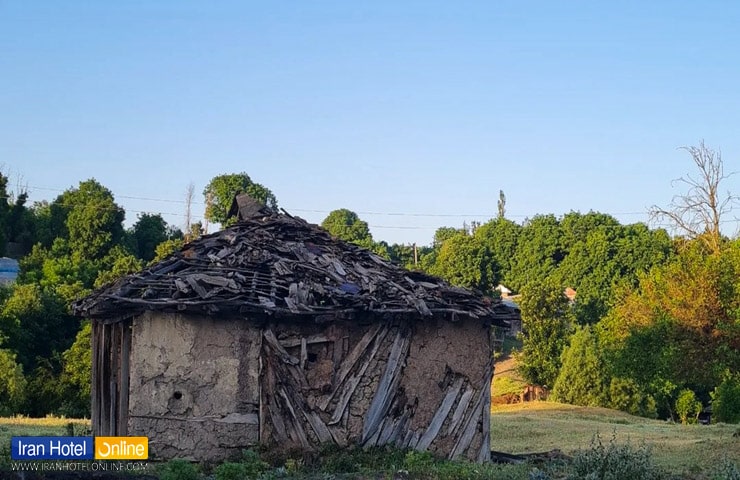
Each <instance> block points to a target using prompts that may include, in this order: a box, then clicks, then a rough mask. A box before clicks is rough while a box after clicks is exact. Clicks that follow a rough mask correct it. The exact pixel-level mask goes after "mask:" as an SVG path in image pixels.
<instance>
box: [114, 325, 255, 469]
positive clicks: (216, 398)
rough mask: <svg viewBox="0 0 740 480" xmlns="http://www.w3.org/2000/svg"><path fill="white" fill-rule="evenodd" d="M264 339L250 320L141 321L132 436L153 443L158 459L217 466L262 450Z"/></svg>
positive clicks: (136, 334)
mask: <svg viewBox="0 0 740 480" xmlns="http://www.w3.org/2000/svg"><path fill="white" fill-rule="evenodd" d="M260 339H261V335H260V331H259V329H256V328H254V327H251V326H250V325H249V323H248V322H246V321H243V320H242V321H239V320H234V319H230V320H221V319H214V318H211V317H200V316H193V315H178V314H162V313H146V314H144V315H142V316H140V317H137V318H136V319H135V320H134V325H133V336H132V362H131V379H130V386H129V392H130V399H129V405H130V407H129V434H130V435H133V434H141V435H146V436H148V437H149V442H150V443H149V449H150V455H151V456H152V458H172V457H180V458H192V459H194V460H205V459H208V460H216V459H223V458H228V457H229V456H232V455H235V454H239V453H240V452H241V450H242V449H243V448H247V447H249V446H252V445H254V444H256V443H257V441H258V436H259V424H258V423H259V420H258V413H257V412H258V408H259V389H258V374H259V351H260Z"/></svg>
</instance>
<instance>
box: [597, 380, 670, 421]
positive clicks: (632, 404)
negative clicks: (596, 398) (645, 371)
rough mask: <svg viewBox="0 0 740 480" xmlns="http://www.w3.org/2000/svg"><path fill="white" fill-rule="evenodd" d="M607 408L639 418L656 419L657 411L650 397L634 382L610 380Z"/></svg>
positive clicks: (653, 400)
mask: <svg viewBox="0 0 740 480" xmlns="http://www.w3.org/2000/svg"><path fill="white" fill-rule="evenodd" d="M609 406H610V407H611V408H614V409H617V410H621V411H623V412H627V413H629V414H631V415H639V416H641V417H648V418H657V417H658V409H657V405H656V403H655V399H654V398H653V397H652V395H649V394H648V393H646V392H644V391H642V390H641V389H640V386H639V385H637V383H636V382H635V381H634V380H631V379H627V378H612V381H611V383H610V384H609Z"/></svg>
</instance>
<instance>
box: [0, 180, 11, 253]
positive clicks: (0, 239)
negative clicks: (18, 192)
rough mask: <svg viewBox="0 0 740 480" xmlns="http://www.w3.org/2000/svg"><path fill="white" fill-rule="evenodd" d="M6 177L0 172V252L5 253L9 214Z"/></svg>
mask: <svg viewBox="0 0 740 480" xmlns="http://www.w3.org/2000/svg"><path fill="white" fill-rule="evenodd" d="M9 198H10V195H9V192H8V177H6V176H5V175H3V174H2V173H0V254H2V255H3V256H4V255H5V250H6V247H7V243H8V233H7V231H8V216H9V215H10V203H9V202H8V199H9Z"/></svg>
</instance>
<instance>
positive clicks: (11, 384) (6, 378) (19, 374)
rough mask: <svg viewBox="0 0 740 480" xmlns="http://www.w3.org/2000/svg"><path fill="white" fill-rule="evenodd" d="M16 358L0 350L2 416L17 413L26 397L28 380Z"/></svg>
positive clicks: (8, 352)
mask: <svg viewBox="0 0 740 480" xmlns="http://www.w3.org/2000/svg"><path fill="white" fill-rule="evenodd" d="M15 358H16V356H15V354H14V353H12V352H11V351H10V350H7V349H0V416H9V415H13V414H15V413H17V412H18V411H19V409H20V408H21V405H22V404H23V400H24V397H25V392H26V379H25V378H24V376H23V368H22V367H21V365H20V364H19V363H16V361H15Z"/></svg>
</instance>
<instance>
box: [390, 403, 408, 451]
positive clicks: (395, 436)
mask: <svg viewBox="0 0 740 480" xmlns="http://www.w3.org/2000/svg"><path fill="white" fill-rule="evenodd" d="M410 418H411V411H410V410H407V411H405V412H404V413H403V415H401V419H400V421H399V422H398V424H397V425H396V428H395V430H393V432H391V435H390V437H389V438H388V443H393V444H394V445H396V446H398V447H401V446H402V444H403V443H402V442H403V438H402V437H401V436H402V435H405V433H406V432H407V431H408V424H409V419H410Z"/></svg>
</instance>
